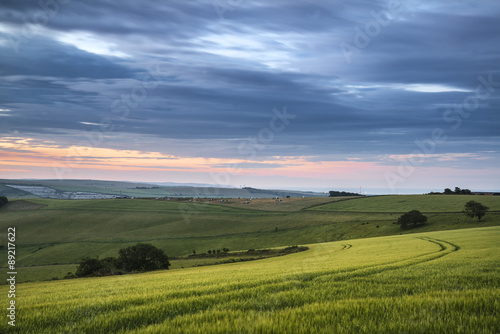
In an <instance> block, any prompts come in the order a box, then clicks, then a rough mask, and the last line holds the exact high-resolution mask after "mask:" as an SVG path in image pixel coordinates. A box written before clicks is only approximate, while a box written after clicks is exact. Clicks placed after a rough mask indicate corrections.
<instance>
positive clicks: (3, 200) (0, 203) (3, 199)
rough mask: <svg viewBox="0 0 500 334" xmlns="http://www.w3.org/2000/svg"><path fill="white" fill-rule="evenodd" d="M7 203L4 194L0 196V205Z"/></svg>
mask: <svg viewBox="0 0 500 334" xmlns="http://www.w3.org/2000/svg"><path fill="white" fill-rule="evenodd" d="M7 203H9V200H8V199H7V197H5V196H0V207H2V206H4V205H5V204H7Z"/></svg>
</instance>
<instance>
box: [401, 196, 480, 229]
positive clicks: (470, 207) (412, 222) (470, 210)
mask: <svg viewBox="0 0 500 334" xmlns="http://www.w3.org/2000/svg"><path fill="white" fill-rule="evenodd" d="M488 210H489V208H488V207H487V206H484V205H483V204H481V203H479V202H476V201H468V202H467V203H465V206H464V210H463V213H464V214H465V215H466V216H467V217H470V218H472V219H474V217H477V220H478V221H480V220H481V218H483V217H484V215H486V213H487V212H488ZM425 223H427V216H424V215H423V214H422V213H421V212H420V211H418V210H411V211H409V212H407V213H405V214H404V215H402V216H401V217H399V218H398V221H397V224H399V225H401V229H409V228H414V227H418V226H424V225H425Z"/></svg>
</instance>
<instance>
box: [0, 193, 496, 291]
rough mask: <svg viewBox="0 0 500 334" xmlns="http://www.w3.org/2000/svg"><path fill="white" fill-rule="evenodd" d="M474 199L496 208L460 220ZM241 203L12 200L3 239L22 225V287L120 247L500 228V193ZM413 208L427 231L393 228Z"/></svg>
mask: <svg viewBox="0 0 500 334" xmlns="http://www.w3.org/2000/svg"><path fill="white" fill-rule="evenodd" d="M470 199H474V200H476V201H480V202H482V203H483V204H485V205H487V206H489V207H490V212H489V213H488V214H487V215H486V216H485V217H484V218H483V220H482V221H481V222H477V220H474V221H472V220H471V219H470V218H467V217H465V216H464V215H463V214H462V213H460V211H461V209H462V208H463V205H464V204H465V202H466V201H468V200H470ZM242 203H244V202H243V201H242V200H238V199H232V200H226V201H225V202H219V201H212V202H209V201H205V202H204V203H200V202H189V201H188V200H172V201H163V200H152V199H151V200H140V199H135V200H129V199H117V200H49V199H31V200H29V202H28V201H27V200H25V201H14V202H11V203H9V204H8V205H7V206H6V207H3V208H0V232H1V233H0V236H2V237H5V236H6V235H5V234H6V230H7V227H9V226H15V227H16V229H17V241H16V252H17V253H16V261H17V265H18V266H21V267H22V268H21V271H20V272H22V275H20V276H19V278H18V279H19V280H20V281H21V282H23V281H35V280H43V279H47V280H48V279H52V278H62V277H63V276H64V275H65V274H66V272H67V271H66V272H64V271H63V270H64V269H63V268H74V267H75V265H76V264H77V263H78V262H79V261H80V259H81V258H82V257H85V256H91V257H95V256H99V257H101V258H104V257H108V256H112V257H116V256H117V254H118V250H119V249H121V248H125V247H128V246H131V245H134V244H135V243H137V242H148V243H151V244H153V245H155V246H157V247H159V248H161V249H163V250H164V251H165V252H166V253H167V255H169V256H174V257H178V256H186V255H189V254H192V251H193V250H195V251H196V252H197V253H203V252H206V251H207V250H209V249H222V248H229V249H230V250H231V251H238V250H247V249H250V248H255V249H259V248H269V247H285V246H290V245H298V244H310V243H321V242H328V241H338V240H349V239H355V238H369V237H377V236H388V235H399V234H400V233H403V234H408V233H410V234H411V233H416V232H430V231H439V230H453V229H463V228H470V227H487V226H496V225H500V197H498V196H439V195H437V196H428V195H426V196H424V195H415V196H378V197H366V198H354V199H349V198H332V199H328V198H291V199H283V201H282V202H277V201H275V200H272V199H267V200H266V199H260V200H256V201H252V203H251V204H250V205H245V204H242ZM439 205H441V206H439ZM412 209H419V210H421V211H423V212H427V213H426V215H427V216H428V218H429V220H428V224H427V226H424V227H421V228H418V229H414V230H409V231H402V230H400V228H399V226H398V225H395V224H394V223H395V221H396V220H397V218H398V217H399V216H400V215H401V213H403V212H405V211H409V210H412ZM3 240H5V238H4V239H3ZM1 253H2V254H5V251H4V250H2V252H1ZM5 256H6V254H5ZM52 266H53V267H52ZM180 266H184V265H180ZM186 266H187V264H186ZM68 271H74V270H73V269H69V270H68Z"/></svg>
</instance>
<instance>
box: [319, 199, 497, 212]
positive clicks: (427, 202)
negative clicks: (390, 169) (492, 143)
mask: <svg viewBox="0 0 500 334" xmlns="http://www.w3.org/2000/svg"><path fill="white" fill-rule="evenodd" d="M470 200H474V201H476V202H481V203H482V204H484V205H486V206H487V207H489V208H490V210H491V211H500V196H486V195H485V196H478V195H405V196H401V195H395V196H375V197H363V198H358V199H356V200H352V201H340V202H335V203H330V204H325V205H318V206H315V207H312V208H310V210H316V211H348V212H397V213H404V212H408V211H410V210H419V211H421V212H429V213H430V212H461V211H462V210H463V208H464V205H465V203H467V202H468V201H470Z"/></svg>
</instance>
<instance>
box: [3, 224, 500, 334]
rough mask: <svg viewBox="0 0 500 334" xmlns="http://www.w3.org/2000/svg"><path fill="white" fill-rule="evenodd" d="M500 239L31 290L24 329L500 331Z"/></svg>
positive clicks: (468, 237)
mask: <svg viewBox="0 0 500 334" xmlns="http://www.w3.org/2000/svg"><path fill="white" fill-rule="evenodd" d="M499 239H500V227H489V228H478V229H469V230H458V231H441V232H431V233H422V234H413V235H403V236H391V237H382V238H370V239H355V240H349V241H341V242H333V243H322V244H314V245H309V246H310V250H309V251H306V252H302V253H297V254H293V255H288V256H284V257H278V258H272V259H267V260H261V261H256V262H247V263H236V264H227V265H221V266H215V267H200V268H189V269H179V270H170V271H159V272H154V273H147V274H138V275H127V276H117V277H105V278H91V279H77V280H67V281H58V282H43V283H28V284H21V285H18V290H19V291H22V293H20V294H19V297H18V298H17V299H16V305H17V307H18V315H19V320H18V323H17V325H18V327H17V330H18V331H19V332H22V333H26V334H29V333H37V334H38V333H41V334H43V333H150V334H151V333H165V332H168V333H247V332H249V333H256V332H259V333H459V332H460V333H498V332H499V330H500V318H499V317H498V314H499V312H500V304H499V303H498V300H500V270H499V267H498V263H499V261H500V245H499V244H498V240H499ZM0 290H1V291H0V293H2V294H4V295H5V294H6V293H7V292H6V290H7V287H5V286H3V287H0ZM6 328H7V323H6V321H3V322H1V323H0V331H1V332H3V331H5V330H6Z"/></svg>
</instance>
